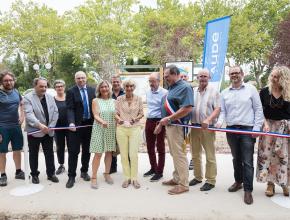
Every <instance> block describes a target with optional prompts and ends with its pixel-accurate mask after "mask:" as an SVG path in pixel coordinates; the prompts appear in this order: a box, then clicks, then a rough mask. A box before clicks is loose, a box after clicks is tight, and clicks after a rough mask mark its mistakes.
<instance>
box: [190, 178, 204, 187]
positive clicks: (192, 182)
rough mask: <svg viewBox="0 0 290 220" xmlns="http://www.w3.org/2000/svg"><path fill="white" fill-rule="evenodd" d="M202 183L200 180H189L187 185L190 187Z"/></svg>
mask: <svg viewBox="0 0 290 220" xmlns="http://www.w3.org/2000/svg"><path fill="white" fill-rule="evenodd" d="M201 182H202V181H200V180H197V179H193V180H191V181H190V182H189V185H190V186H195V185H196V184H199V183H201Z"/></svg>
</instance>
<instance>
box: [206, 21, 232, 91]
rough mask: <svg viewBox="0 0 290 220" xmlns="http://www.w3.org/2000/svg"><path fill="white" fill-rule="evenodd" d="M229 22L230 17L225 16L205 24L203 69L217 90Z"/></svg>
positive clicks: (223, 63) (221, 74)
mask: <svg viewBox="0 0 290 220" xmlns="http://www.w3.org/2000/svg"><path fill="white" fill-rule="evenodd" d="M230 21H231V17H230V16H226V17H222V18H217V19H215V20H211V21H208V22H207V23H206V32H205V38H204V50H203V68H207V69H208V70H209V71H210V74H211V80H210V82H211V84H214V85H215V86H216V88H218V89H219V88H220V85H221V81H222V78H223V77H222V76H223V74H224V65H225V58H226V53H227V49H228V35H229V29H230Z"/></svg>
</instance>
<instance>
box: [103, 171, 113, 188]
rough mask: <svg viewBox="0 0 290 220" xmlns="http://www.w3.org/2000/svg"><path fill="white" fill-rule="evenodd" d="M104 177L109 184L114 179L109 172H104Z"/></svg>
mask: <svg viewBox="0 0 290 220" xmlns="http://www.w3.org/2000/svg"><path fill="white" fill-rule="evenodd" d="M104 178H105V181H106V183H108V184H110V185H112V184H113V183H114V181H113V179H112V177H111V176H110V174H109V173H104Z"/></svg>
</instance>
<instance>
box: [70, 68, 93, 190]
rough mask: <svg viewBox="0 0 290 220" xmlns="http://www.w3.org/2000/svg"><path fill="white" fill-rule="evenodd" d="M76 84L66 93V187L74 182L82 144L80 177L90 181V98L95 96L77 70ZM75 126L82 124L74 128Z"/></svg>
mask: <svg viewBox="0 0 290 220" xmlns="http://www.w3.org/2000/svg"><path fill="white" fill-rule="evenodd" d="M75 83H76V85H75V86H73V87H72V88H70V89H69V90H68V91H67V94H66V105H67V109H68V111H67V118H68V123H69V126H70V127H72V128H70V131H69V138H68V177H69V179H68V182H67V184H66V187H67V188H72V187H73V186H74V183H75V177H76V169H77V165H78V154H79V152H80V145H82V158H81V161H82V167H81V178H82V179H83V180H84V181H90V179H91V178H90V176H89V174H88V168H89V162H90V140H91V133H92V127H91V125H92V124H93V122H94V120H93V113H92V100H93V99H94V98H95V97H96V95H95V89H94V88H92V87H89V86H88V85H87V75H86V74H85V73H84V72H82V71H78V72H76V73H75ZM75 126H84V127H82V128H79V129H76V128H75ZM86 126H87V127H86Z"/></svg>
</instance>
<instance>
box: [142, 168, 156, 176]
mask: <svg viewBox="0 0 290 220" xmlns="http://www.w3.org/2000/svg"><path fill="white" fill-rule="evenodd" d="M154 174H155V172H154V170H152V169H150V170H149V171H147V172H146V173H144V175H143V176H144V177H148V176H153V175H154Z"/></svg>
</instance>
